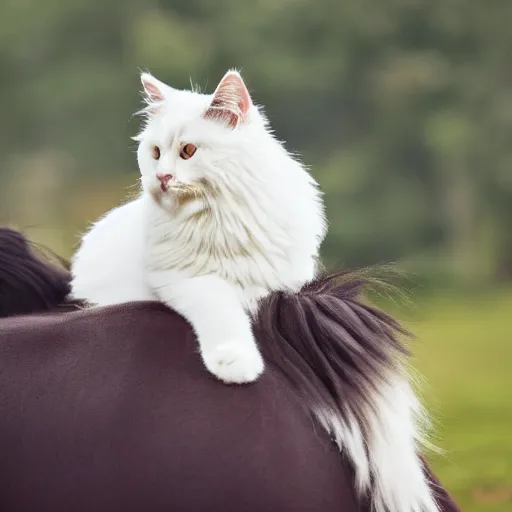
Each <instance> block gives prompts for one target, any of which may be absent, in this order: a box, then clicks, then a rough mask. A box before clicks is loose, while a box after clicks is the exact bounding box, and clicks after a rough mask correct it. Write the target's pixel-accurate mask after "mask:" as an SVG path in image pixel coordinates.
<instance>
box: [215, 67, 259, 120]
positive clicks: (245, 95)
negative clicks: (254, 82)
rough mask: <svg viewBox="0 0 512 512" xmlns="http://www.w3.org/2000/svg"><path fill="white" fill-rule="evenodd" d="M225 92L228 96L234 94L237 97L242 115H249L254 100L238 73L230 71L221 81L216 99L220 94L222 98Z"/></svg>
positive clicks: (216, 92)
mask: <svg viewBox="0 0 512 512" xmlns="http://www.w3.org/2000/svg"><path fill="white" fill-rule="evenodd" d="M223 91H225V93H226V95H229V94H232V95H233V96H235V97H236V103H237V105H238V108H239V109H240V112H241V113H242V114H247V112H248V111H249V109H250V108H251V106H252V100H251V96H250V94H249V91H248V90H247V87H246V86H245V83H244V81H243V80H242V77H241V76H240V75H239V74H238V73H237V72H235V71H230V72H228V73H226V75H225V76H224V78H223V79H222V80H221V81H220V84H219V85H218V87H217V91H215V97H217V95H218V93H220V94H219V95H220V96H222V95H223V94H222V92H223ZM214 101H215V99H214ZM226 106H228V105H226Z"/></svg>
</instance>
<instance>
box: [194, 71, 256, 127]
mask: <svg viewBox="0 0 512 512" xmlns="http://www.w3.org/2000/svg"><path fill="white" fill-rule="evenodd" d="M251 106H252V100H251V96H250V94H249V91H248V90H247V87H246V86H245V83H244V81H243V80H242V77H241V76H240V75H239V74H238V73H237V72H236V71H228V72H227V73H226V75H225V76H224V78H223V79H222V80H221V81H220V83H219V85H218V86H217V89H216V90H215V93H214V94H213V99H212V102H211V104H210V106H209V107H208V109H207V110H206V112H205V113H204V116H203V117H205V118H206V119H214V120H217V121H220V122H224V123H226V124H227V125H228V126H230V127H231V128H235V127H236V126H237V125H238V124H239V123H240V122H241V121H243V120H244V118H245V116H246V114H247V112H248V111H249V109H250V108H251Z"/></svg>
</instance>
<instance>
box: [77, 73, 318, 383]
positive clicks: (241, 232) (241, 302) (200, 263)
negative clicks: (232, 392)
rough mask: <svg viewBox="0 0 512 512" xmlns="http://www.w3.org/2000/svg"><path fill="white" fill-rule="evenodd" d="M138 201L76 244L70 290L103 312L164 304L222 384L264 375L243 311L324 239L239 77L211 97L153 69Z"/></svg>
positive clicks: (293, 171)
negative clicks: (187, 327) (186, 326)
mask: <svg viewBox="0 0 512 512" xmlns="http://www.w3.org/2000/svg"><path fill="white" fill-rule="evenodd" d="M141 80H142V84H143V87H144V90H145V93H146V95H147V102H148V106H147V108H146V109H145V110H144V112H145V114H146V116H147V122H146V124H145V126H144V128H143V130H142V133H141V134H140V135H139V136H138V137H137V138H136V140H138V141H139V147H138V153H137V156H138V163H139V168H140V172H141V182H142V192H141V194H140V196H139V197H138V198H137V199H135V200H134V201H131V202H129V203H127V204H125V205H123V206H120V207H118V208H115V209H114V210H112V211H110V212H109V213H108V214H107V215H106V216H104V217H103V218H102V219H100V220H99V221H98V222H97V223H96V224H95V225H93V227H92V229H91V230H90V231H89V232H88V233H87V234H86V235H85V236H84V237H83V239H82V242H81V246H80V248H79V250H78V251H77V253H76V255H75V257H74V260H73V267H72V273H73V281H72V288H73V295H74V297H76V298H80V299H85V300H87V301H88V302H89V303H91V304H95V305H98V306H102V305H109V304H116V303H121V302H128V301H137V300H155V299H157V300H160V301H162V302H164V303H165V304H167V305H168V306H170V307H171V308H173V309H174V310H176V311H177V312H179V313H181V314H182V315H183V316H184V317H185V318H186V319H187V320H188V321H189V322H190V324H191V325H192V327H193V328H194V331H195V333H196V335H197V338H198V340H199V346H200V349H201V356H202V358H203V361H204V364H205V365H206V367H207V368H208V370H210V372H212V373H213V374H214V375H216V376H217V377H218V378H220V379H221V380H223V381H224V382H236V383H242V382H250V381H253V380H255V379H256V378H257V377H258V375H260V373H261V372H262V371H263V360H262V358H261V355H260V353H259V350H258V347H257V345H256V343H255V340H254V338H253V334H252V330H251V321H250V314H251V312H254V311H255V309H256V308H257V301H258V299H260V298H261V297H263V296H265V295H266V294H268V293H269V292H271V291H274V290H291V291H294V290H297V289H298V288H300V287H301V286H302V285H303V284H304V283H305V282H307V281H309V280H311V279H312V278H313V277H314V275H315V271H316V262H317V256H318V251H319V246H320V243H321V242H322V240H323V238H324V236H325V232H326V222H325V217H324V208H323V203H322V200H321V194H320V192H319V190H318V187H317V184H316V182H315V181H314V180H313V178H312V177H311V176H310V175H309V173H308V172H307V171H306V170H305V168H304V167H303V166H302V165H301V163H300V162H299V161H298V160H297V159H295V158H293V157H292V156H291V155H290V154H289V153H288V152H287V151H286V150H285V148H284V147H283V145H282V144H281V143H280V142H279V141H278V140H276V138H275V137H274V136H273V134H272V132H271V130H270V128H269V126H268V122H267V119H266V118H265V116H264V115H263V113H262V112H261V111H260V110H259V109H258V108H257V107H256V106H255V105H254V104H253V103H252V100H251V97H250V95H249V92H248V90H247V88H246V86H245V84H244V82H243V80H242V78H241V76H240V75H239V74H238V73H237V72H236V71H229V72H228V73H226V75H225V76H224V78H223V79H222V80H221V82H220V83H219V85H218V87H217V89H216V90H215V92H214V94H213V95H205V94H199V93H197V92H194V91H183V90H176V89H173V88H171V87H169V86H168V85H165V84H163V83H162V82H160V81H159V80H157V79H156V78H154V77H152V76H151V75H149V74H143V75H142V77H141Z"/></svg>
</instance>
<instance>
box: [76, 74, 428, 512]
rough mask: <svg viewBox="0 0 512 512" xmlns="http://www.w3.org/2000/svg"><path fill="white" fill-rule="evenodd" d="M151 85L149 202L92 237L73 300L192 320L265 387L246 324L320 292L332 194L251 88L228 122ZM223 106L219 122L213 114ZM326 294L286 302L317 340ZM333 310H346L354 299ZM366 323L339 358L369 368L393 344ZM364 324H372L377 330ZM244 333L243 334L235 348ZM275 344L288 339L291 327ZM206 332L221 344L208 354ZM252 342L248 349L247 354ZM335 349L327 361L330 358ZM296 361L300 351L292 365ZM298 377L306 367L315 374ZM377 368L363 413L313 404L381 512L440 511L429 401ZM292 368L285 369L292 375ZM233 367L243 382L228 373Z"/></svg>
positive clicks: (206, 100) (145, 147)
mask: <svg viewBox="0 0 512 512" xmlns="http://www.w3.org/2000/svg"><path fill="white" fill-rule="evenodd" d="M144 82H145V83H144ZM143 83H144V85H145V90H146V93H147V94H148V97H149V105H148V108H147V109H146V113H147V114H148V122H147V124H146V127H145V128H144V130H143V132H142V134H141V135H140V136H139V137H138V140H139V143H140V144H139V151H138V159H139V165H140V168H141V174H142V179H141V181H142V184H143V193H142V194H141V196H140V197H139V198H138V199H136V200H135V201H132V202H130V203H127V204H125V205H123V206H120V207H118V208H116V209H114V210H113V211H112V212H110V213H109V214H107V215H106V216H105V217H104V218H103V219H101V220H100V221H99V222H98V223H96V224H95V225H94V226H93V228H92V229H91V231H90V232H89V233H87V234H86V235H85V237H84V238H83V240H82V244H81V247H80V249H79V251H78V252H77V254H76V256H75V258H74V263H73V283H72V285H73V293H74V296H75V297H79V298H82V299H86V300H88V301H89V302H91V303H93V304H98V305H107V304H114V303H119V302H126V301H131V300H153V299H159V300H163V301H164V302H166V303H167V304H169V305H171V306H172V307H173V308H174V309H176V310H177V311H178V312H181V313H182V314H184V316H185V317H187V318H188V319H189V320H190V321H191V323H192V325H193V326H194V328H195V329H196V332H197V333H198V334H199V341H200V344H201V343H202V344H201V350H202V355H203V359H204V361H205V363H206V365H207V367H208V368H209V369H210V370H211V371H213V372H214V373H216V374H220V376H221V377H222V378H224V380H226V381H238V382H241V381H248V380H253V379H255V378H257V376H258V374H259V373H260V372H261V370H262V365H261V359H258V358H259V353H258V352H257V349H256V345H255V344H254V342H253V338H252V333H251V331H250V323H249V317H248V316H247V313H246V312H247V311H249V312H252V313H254V314H258V312H257V307H256V306H257V301H258V300H259V299H262V298H265V297H266V296H269V297H270V298H271V299H272V298H275V297H276V296H277V295H276V293H275V292H276V291H277V290H284V291H298V290H299V289H301V288H302V286H303V285H304V283H306V282H308V281H310V280H311V279H313V277H314V275H315V266H316V256H317V252H318V247H319V244H320V242H321V240H322V238H323V237H324V234H325V221H324V216H323V207H322V203H321V200H320V195H319V192H318V190H317V187H316V184H315V182H314V181H313V180H312V178H311V177H310V176H309V174H307V172H305V170H304V169H303V167H302V166H301V165H300V163H299V162H298V161H297V160H295V159H293V158H291V156H290V155H289V154H288V153H287V152H286V151H285V149H284V148H283V147H282V145H281V144H280V143H279V142H277V141H276V140H275V139H274V138H273V136H272V135H271V133H270V131H269V130H268V126H267V122H266V119H265V118H264V116H263V115H262V114H261V113H260V111H259V110H258V109H257V108H256V107H254V106H252V104H251V105H249V108H248V109H247V110H245V111H244V109H245V108H246V107H247V106H248V105H247V98H248V96H247V98H242V96H243V94H245V92H246V90H245V88H244V91H243V94H242V95H240V96H239V97H238V100H240V101H238V100H237V101H232V100H233V97H232V91H231V93H229V91H228V93H229V94H228V97H229V98H230V101H229V102H227V103H225V104H224V107H225V108H226V109H227V110H226V111H224V110H223V106H222V105H220V107H219V104H218V103H217V104H215V105H214V103H215V101H214V100H215V95H213V96H205V95H200V94H196V93H192V92H189V91H176V90H174V89H171V88H169V87H168V86H166V85H164V84H162V83H161V82H158V81H157V80H155V79H153V78H152V77H148V76H145V77H143ZM229 85H230V87H232V84H229ZM230 94H231V95H230ZM221 96H222V95H221ZM244 101H245V103H244ZM212 105H214V107H215V109H218V110H214V111H213V112H211V110H210V107H211V106H212ZM205 112H208V115H207V116H206V119H205V118H204V117H205V116H204V114H205ZM184 142H192V143H194V144H195V145H196V146H197V147H198V148H199V149H198V154H197V155H195V156H194V157H193V159H191V160H190V161H185V162H182V161H180V160H179V159H178V156H177V154H178V151H179V148H180V144H182V143H184ZM157 143H158V144H161V145H164V146H165V147H166V148H170V152H169V153H168V154H167V155H163V153H162V156H163V158H161V159H160V160H159V163H158V167H157V165H156V164H155V162H154V161H153V159H152V157H151V147H152V145H153V144H157ZM196 156H199V158H198V159H197V158H196ZM191 162H192V163H193V165H192V166H190V165H188V167H186V164H190V163H191ZM194 162H196V163H197V165H196V164H195V163H194ZM162 167H163V168H164V171H165V172H169V173H172V174H173V176H174V177H175V178H176V184H175V186H174V187H175V193H176V194H177V195H176V196H174V197H173V196H172V195H171V194H165V195H162V194H160V193H159V192H158V189H157V187H155V185H157V182H156V179H155V175H156V173H157V172H159V169H161V168H162ZM160 172H161V171H160ZM146 248H150V249H151V250H150V251H149V253H148V252H147V251H146ZM270 292H274V293H273V294H271V293H270ZM313 295H314V297H310V296H309V292H308V290H307V289H305V291H304V293H303V294H302V295H301V297H300V299H299V298H296V297H295V296H294V295H293V294H290V295H288V299H287V300H289V301H291V303H293V304H296V305H297V307H299V305H300V308H299V309H300V311H299V310H298V312H297V314H296V315H295V317H294V319H293V320H292V322H293V321H296V322H298V323H299V326H302V327H304V328H307V329H310V325H309V323H310V322H313V324H314V323H315V322H316V321H314V318H312V317H311V316H310V313H311V311H310V309H311V308H312V307H313V305H314V304H316V302H315V301H317V300H318V301H319V302H318V308H320V309H319V311H321V309H322V308H325V307H327V303H326V302H325V300H327V299H326V298H325V297H323V295H322V290H315V291H314V293H313ZM286 296H287V295H286V294H285V295H284V297H286ZM315 297H316V298H315ZM329 300H330V299H329ZM312 301H313V302H312ZM334 303H336V304H335V305H337V306H343V300H340V301H339V302H336V300H334V302H333V304H334ZM315 307H317V305H315ZM350 307H352V306H350ZM356 309H357V308H356ZM279 311H280V310H279V307H277V306H276V307H275V308H274V309H272V310H271V312H272V314H274V315H278V314H279ZM357 311H358V310H357ZM357 311H356V310H354V311H351V310H350V308H349V309H347V311H346V312H345V313H346V315H345V313H344V315H343V321H344V322H348V323H346V325H343V324H340V326H341V327H342V328H343V329H347V331H346V332H347V333H348V334H347V336H348V337H344V338H340V342H339V343H338V347H339V349H340V350H346V351H347V356H350V358H352V360H353V357H352V356H353V355H351V354H350V352H351V351H352V350H356V353H358V354H359V356H360V357H361V361H364V360H365V358H366V357H367V356H369V355H370V354H372V353H379V351H382V352H386V351H387V350H388V348H386V347H385V346H384V347H380V344H379V339H378V338H379V336H386V331H385V328H384V325H382V324H381V320H382V319H381V318H380V317H379V315H378V314H376V315H377V316H376V317H372V316H365V317H364V318H363V319H358V313H357ZM324 314H325V315H327V316H326V318H325V319H324V320H323V321H322V322H324V323H323V324H322V325H323V327H322V329H321V330H322V333H323V334H324V335H325V336H326V339H327V341H328V338H329V336H328V335H327V334H328V332H324V330H325V329H328V330H329V329H330V328H334V327H336V324H337V322H338V320H340V319H339V318H338V317H337V316H336V315H337V313H335V312H333V311H330V312H328V311H327V312H326V311H325V310H324ZM275 321H277V318H276V320H275ZM351 322H356V323H357V325H358V326H359V327H358V328H360V329H362V331H361V332H362V334H361V335H362V336H363V335H364V336H366V335H367V334H368V333H371V346H370V345H369V346H368V347H365V346H361V347H359V346H358V343H359V342H358V341H357V338H356V342H354V340H353V339H352V338H351V337H350V336H352V337H353V336H355V335H354V334H353V333H352V334H351V330H350V329H351ZM361 322H363V324H364V322H370V324H369V325H367V326H366V327H365V326H364V325H363V324H362V323H361ZM319 325H320V324H319ZM372 326H373V327H372ZM372 328H374V329H376V330H375V331H372ZM234 331H238V332H240V333H242V334H241V335H240V336H239V337H237V338H236V339H233V332H234ZM363 331H364V332H363ZM366 331H368V332H366ZM274 332H277V333H280V336H282V337H283V340H284V339H285V338H287V334H286V333H285V327H283V326H277V327H275V330H274ZM333 332H334V331H333ZM202 333H205V334H206V335H210V336H211V338H212V340H213V342H212V341H211V340H206V341H205V340H203V342H201V334H202ZM320 334H321V333H320ZM288 335H292V336H293V333H288ZM240 338H244V339H245V340H246V341H245V342H242V343H240ZM225 341H228V344H227V350H228V352H230V353H229V354H228V357H227V358H226V357H224V356H223V354H222V350H220V353H219V351H217V353H216V354H214V359H215V356H217V363H218V364H213V363H212V361H211V360H209V359H208V358H209V354H208V351H209V350H210V349H211V347H212V346H214V345H215V344H217V348H219V347H220V348H221V349H222V348H223V347H226V345H225V343H224V342H225ZM324 341H325V340H324ZM362 341H363V345H364V342H365V340H364V338H363V339H362ZM288 342H290V343H291V340H289V339H288V341H287V342H286V343H288ZM286 343H285V342H284V341H282V342H280V343H278V344H277V346H278V347H283V346H285V345H286ZM322 343H323V342H322ZM340 343H341V345H343V344H344V343H352V344H353V346H351V347H350V349H349V347H348V346H347V347H344V346H341V345H340ZM290 346H291V347H293V346H294V344H293V343H291V345H290ZM235 347H236V348H235ZM240 347H241V353H240V352H237V350H238V349H239V348H240ZM320 348H321V347H320V346H319V347H318V348H315V349H313V350H319V349H320ZM322 350H324V349H322ZM325 350H326V351H327V352H326V353H327V354H328V353H329V350H331V349H330V348H329V347H325ZM365 350H367V351H368V353H367V354H365ZM295 353H296V349H293V350H291V351H290V353H289V354H287V355H288V356H291V355H292V354H295ZM389 354H391V355H392V351H390V352H389ZM372 357H373V356H372ZM233 358H235V359H237V358H240V360H241V361H242V364H241V365H238V366H237V365H236V364H235V365H233V364H229V363H231V362H232V361H233ZM353 361H354V360H353ZM248 362H249V363H250V364H247V363H248ZM225 363H227V364H225ZM253 363H254V364H253ZM334 363H336V364H335V366H333V368H329V369H328V371H329V372H333V373H332V375H334V376H336V375H337V372H344V371H345V370H346V369H347V368H350V364H349V365H348V366H346V367H345V366H343V365H341V366H339V365H338V363H339V362H338V361H337V360H336V359H334V360H333V364H334ZM298 364H299V366H300V367H301V368H304V365H306V364H307V362H306V360H304V361H300V362H299V363H298ZM365 364H368V366H367V371H366V372H365V371H363V372H362V374H361V380H359V381H357V383H354V384H353V385H354V386H357V385H358V384H361V385H362V386H363V387H362V388H361V390H360V394H359V395H357V404H356V403H355V402H354V403H352V399H353V398H354V397H355V395H354V396H347V397H345V398H344V397H343V396H339V397H337V398H339V399H340V400H339V403H332V404H331V403H330V402H329V400H327V401H326V399H325V397H324V398H320V397H317V398H319V400H318V401H315V400H314V399H315V395H314V394H313V395H312V396H311V397H310V398H312V401H311V402H310V403H308V404H306V405H307V406H309V407H310V408H311V410H312V411H313V413H314V415H315V416H316V418H317V419H318V421H319V422H320V423H321V424H322V425H323V426H324V427H325V428H326V429H327V430H328V431H329V432H330V433H331V435H332V436H333V438H334V439H335V441H336V443H337V444H338V445H339V446H340V449H341V450H342V451H344V452H345V453H346V454H347V456H349V457H350V458H351V460H352V461H353V463H354V466H355V468H356V480H357V481H356V483H357V487H358V488H359V490H360V491H361V492H362V493H363V494H366V493H367V492H369V493H370V494H371V495H372V498H371V499H372V503H373V506H374V509H375V510H376V512H435V511H436V510H437V506H436V503H435V501H434V499H433V496H432V493H431V491H430V490H429V487H428V483H427V479H426V476H425V475H424V473H423V469H422V463H421V461H420V459H419V457H418V455H417V442H418V439H420V438H421V434H419V432H420V430H419V429H418V426H417V425H416V419H417V412H418V403H417V400H416V397H415V396H414V394H413V392H412V390H411V388H410V386H409V384H408V382H407V380H406V377H405V375H404V374H403V373H402V371H401V370H400V368H399V367H398V366H396V365H391V366H390V367H388V365H387V364H380V363H378V362H375V361H370V359H368V360H367V363H365ZM365 364H363V366H362V367H363V368H364V367H365ZM287 365H288V363H287V362H286V361H283V367H285V368H286V367H287ZM233 366H234V369H235V372H231V373H229V372H230V371H231V370H233V368H232V367H233ZM291 367H293V363H291ZM230 368H231V370H230ZM239 368H242V370H243V371H241V372H239V371H238V369H239ZM226 369H227V372H228V374H227V375H226V374H225V373H224V372H225V371H226ZM349 373H350V372H349ZM341 375H342V374H339V375H338V377H336V378H341ZM349 380H350V379H349ZM302 383H303V384H304V381H303V380H302ZM304 385H305V386H306V388H307V387H308V386H310V384H308V383H305V384H304ZM311 386H315V385H314V384H311ZM340 389H343V388H340ZM361 393H362V395H361ZM364 395H366V400H363V401H362V402H361V397H362V396H364ZM359 402H361V403H359ZM343 404H344V405H343ZM407 482H408V483H407Z"/></svg>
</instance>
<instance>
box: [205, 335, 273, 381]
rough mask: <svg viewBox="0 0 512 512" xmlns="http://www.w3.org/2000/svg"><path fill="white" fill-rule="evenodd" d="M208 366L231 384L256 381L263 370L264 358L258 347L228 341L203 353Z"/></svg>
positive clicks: (212, 371)
mask: <svg viewBox="0 0 512 512" xmlns="http://www.w3.org/2000/svg"><path fill="white" fill-rule="evenodd" d="M203 360H204V364H205V365H206V368H208V370H209V371H210V372H211V373H213V374H214V375H215V376H216V377H218V378H219V379H220V380H222V381H224V382H226V383H228V384H230V383H237V384H242V383H244V382H253V381H255V380H256V379H257V378H258V377H259V376H260V375H261V373H262V372H263V368H264V365H263V359H262V357H261V355H260V353H259V352H258V349H257V348H256V347H248V346H247V345H244V344H242V343H237V342H227V343H222V344H221V345H218V346H217V347H215V348H214V349H213V350H209V351H208V352H206V353H203Z"/></svg>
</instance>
